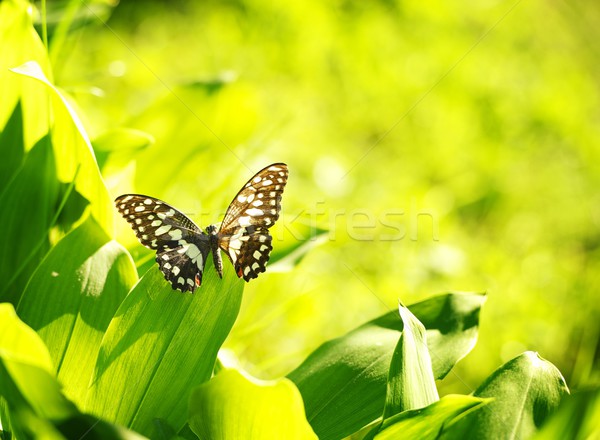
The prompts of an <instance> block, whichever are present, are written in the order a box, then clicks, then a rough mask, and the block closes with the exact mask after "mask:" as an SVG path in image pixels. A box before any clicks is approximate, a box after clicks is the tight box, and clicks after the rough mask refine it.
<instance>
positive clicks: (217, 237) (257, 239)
mask: <svg viewBox="0 0 600 440" xmlns="http://www.w3.org/2000/svg"><path fill="white" fill-rule="evenodd" d="M287 176H288V170H287V166H286V165H285V164H283V163H275V164H272V165H269V166H267V167H265V168H263V169H262V170H261V171H259V172H258V173H256V174H255V175H254V176H253V177H252V178H251V179H250V180H249V181H248V182H247V183H246V184H245V185H244V186H243V187H242V189H241V190H240V191H239V192H238V194H237V195H236V196H235V197H234V199H233V201H232V202H231V204H230V205H229V208H227V212H226V213H225V217H224V218H223V221H222V222H221V225H220V226H217V225H210V226H208V227H207V228H206V229H205V230H204V231H202V229H200V228H199V227H198V226H197V225H196V224H195V223H194V222H193V221H192V220H190V219H189V218H188V217H187V216H186V215H184V214H182V213H181V212H179V211H178V210H177V209H175V208H173V207H172V206H170V205H168V204H167V203H165V202H163V201H162V200H159V199H156V198H154V197H150V196H145V195H141V194H124V195H122V196H120V197H117V199H116V200H115V203H116V205H117V209H118V211H119V213H120V214H121V215H122V216H123V217H124V218H125V220H127V221H128V222H129V224H130V225H131V226H132V228H133V229H134V231H135V232H136V235H137V237H138V239H139V240H140V242H141V243H142V244H143V245H144V246H146V247H148V248H150V249H153V250H156V261H157V263H158V265H159V268H160V270H161V271H162V272H163V275H164V277H165V279H166V280H167V281H169V282H170V283H171V286H172V287H173V289H178V290H181V291H182V292H186V291H190V292H192V293H193V292H194V291H195V290H196V289H197V288H198V287H200V285H201V284H202V274H203V272H204V266H205V263H206V259H207V258H208V254H209V253H212V255H213V263H214V266H215V270H216V271H217V274H218V275H219V277H220V278H222V277H223V259H222V257H221V251H223V252H224V253H225V255H227V257H228V258H229V260H230V261H231V263H232V264H233V265H234V268H235V272H236V274H237V276H238V277H240V278H243V279H244V280H245V281H250V280H251V279H253V278H256V277H257V276H258V274H260V273H262V272H264V271H265V269H266V264H267V262H268V260H269V256H270V253H271V250H272V249H273V246H272V244H271V243H272V241H273V238H272V237H271V235H270V234H269V231H268V229H269V228H270V227H271V226H273V224H274V223H275V221H276V220H277V219H278V218H279V212H280V210H281V195H282V193H283V189H284V187H285V184H286V183H287Z"/></svg>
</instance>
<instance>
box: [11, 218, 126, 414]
mask: <svg viewBox="0 0 600 440" xmlns="http://www.w3.org/2000/svg"><path fill="white" fill-rule="evenodd" d="M136 281H137V272H136V269H135V266H134V264H133V261H132V260H131V257H130V256H129V254H128V253H127V251H126V250H125V249H124V248H123V247H121V245H119V244H118V243H116V242H114V241H110V239H109V237H108V236H107V235H106V233H105V232H104V231H103V230H102V228H100V227H99V226H98V224H97V223H96V222H95V220H94V219H93V217H88V219H87V220H86V221H85V222H84V223H82V224H81V225H80V226H79V227H78V228H76V229H75V230H73V231H72V232H71V233H69V234H68V235H67V236H65V237H64V238H63V239H62V240H61V241H60V242H59V243H58V244H57V245H56V246H55V247H54V248H53V249H52V250H51V251H50V253H49V254H48V255H47V256H46V258H45V259H44V261H43V262H42V263H41V264H40V266H39V267H38V268H37V270H36V271H35V273H34V274H33V276H32V278H31V281H30V282H29V284H28V285H27V288H26V290H25V292H24V294H23V297H22V299H21V302H20V303H19V306H18V308H17V310H18V312H19V316H20V317H21V319H23V321H25V322H26V323H27V324H28V325H30V326H31V327H32V328H34V329H35V330H37V331H38V333H39V335H40V337H41V338H42V339H43V340H44V342H45V343H46V346H47V347H48V348H49V350H50V354H51V356H52V359H53V361H54V364H55V365H57V366H58V379H59V380H60V382H61V383H62V384H63V385H64V392H65V394H66V395H67V396H68V397H69V398H70V399H71V400H73V401H75V402H76V403H77V404H79V405H82V404H83V403H84V401H85V395H86V392H87V387H88V384H89V382H90V378H91V377H92V373H93V371H94V365H95V364H96V356H97V355H98V350H99V348H100V342H101V340H102V337H103V335H104V332H105V331H106V329H107V328H108V325H109V323H110V321H111V319H112V317H113V315H114V314H115V312H116V311H117V308H118V307H119V304H120V303H121V302H122V300H123V299H124V298H125V296H126V295H127V292H129V290H130V289H131V287H132V286H133V284H135V282H136Z"/></svg>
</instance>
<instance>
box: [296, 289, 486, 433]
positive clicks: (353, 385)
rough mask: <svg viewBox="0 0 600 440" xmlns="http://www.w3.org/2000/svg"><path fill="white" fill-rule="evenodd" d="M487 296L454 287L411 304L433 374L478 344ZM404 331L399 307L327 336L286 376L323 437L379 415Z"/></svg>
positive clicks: (441, 374) (446, 369)
mask: <svg viewBox="0 0 600 440" xmlns="http://www.w3.org/2000/svg"><path fill="white" fill-rule="evenodd" d="M484 301H485V296H484V295H480V294H469V293H450V294H446V295H440V296H437V297H433V298H430V299H428V300H425V301H423V302H420V303H417V304H413V305H411V306H409V309H410V311H411V312H412V313H413V314H414V315H415V316H416V317H417V318H418V319H419V321H421V323H423V325H424V326H425V328H426V329H427V345H428V347H429V352H430V354H431V363H432V368H433V374H434V377H435V378H436V379H440V378H443V377H444V376H445V375H446V374H448V372H449V371H450V369H451V368H452V367H453V366H454V365H455V364H456V362H458V361H459V360H460V359H461V358H462V357H464V356H465V355H466V354H467V353H468V352H469V351H470V350H471V349H472V348H473V346H474V344H475V341H476V339H477V330H478V325H479V311H480V309H481V305H482V304H483V302H484ZM401 332H402V321H401V320H400V317H399V316H398V313H397V312H395V311H394V312H390V313H387V314H385V315H383V316H381V317H380V318H377V319H375V320H373V321H371V322H368V323H366V324H365V325H363V326H361V327H359V328H357V329H356V330H354V331H352V332H350V333H348V334H347V335H345V336H343V337H341V338H338V339H334V340H332V341H329V342H326V343H325V344H323V345H322V346H321V347H319V348H318V349H317V350H316V351H315V352H313V353H312V354H311V355H310V356H309V357H308V358H307V359H306V360H305V361H304V362H303V363H302V364H301V365H300V366H299V367H298V368H296V369H295V370H294V371H292V372H291V373H290V374H289V375H288V377H289V378H290V379H291V380H292V381H294V382H295V383H296V385H297V386H298V389H299V390H300V392H301V393H302V397H303V399H304V404H305V406H306V415H307V418H308V421H309V422H310V424H311V425H312V427H313V429H314V430H315V432H316V434H317V435H318V436H319V438H321V439H337V438H342V437H344V436H347V435H350V434H351V433H353V432H355V431H357V430H358V429H360V428H361V427H362V426H365V425H367V424H368V423H370V422H372V421H373V420H375V419H377V418H378V417H380V416H381V414H382V412H383V408H384V402H385V394H386V381H387V377H388V370H389V367H390V361H391V359H392V354H393V352H394V347H396V345H397V343H398V340H399V338H400V335H401Z"/></svg>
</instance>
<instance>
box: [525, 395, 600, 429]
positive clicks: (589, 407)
mask: <svg viewBox="0 0 600 440" xmlns="http://www.w3.org/2000/svg"><path fill="white" fill-rule="evenodd" d="M599 420H600V387H599V386H597V385H596V386H594V387H590V388H585V389H582V390H578V391H577V392H575V393H573V394H572V395H570V396H565V397H564V398H563V400H562V402H561V403H560V406H559V407H558V410H557V411H556V412H555V413H554V414H553V415H552V417H550V419H549V420H548V422H547V423H546V424H544V426H543V427H542V429H541V430H540V431H538V433H537V434H536V435H535V437H534V438H535V440H543V439H555V438H560V439H563V438H565V439H567V438H568V439H575V440H584V439H597V438H600V424H599V423H598V421H599Z"/></svg>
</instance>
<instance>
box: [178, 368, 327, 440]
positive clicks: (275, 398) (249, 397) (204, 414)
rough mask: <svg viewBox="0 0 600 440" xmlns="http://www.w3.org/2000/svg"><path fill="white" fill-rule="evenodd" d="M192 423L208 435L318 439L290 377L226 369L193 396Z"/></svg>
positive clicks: (229, 437) (203, 434) (204, 434)
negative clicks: (257, 375)
mask: <svg viewBox="0 0 600 440" xmlns="http://www.w3.org/2000/svg"><path fill="white" fill-rule="evenodd" d="M189 423H190V427H191V428H192V430H193V431H194V432H195V433H196V435H198V437H199V438H207V439H214V440H218V439H223V440H225V439H235V438H238V439H248V440H255V439H256V440H258V439H278V438H280V439H284V438H285V439H316V438H317V436H316V435H315V433H314V432H313V430H312V428H311V427H310V425H309V424H308V422H307V421H306V418H305V416H304V405H303V403H302V396H301V395H300V392H299V391H298V389H297V388H296V386H295V385H294V383H293V382H291V381H290V380H288V379H280V380H276V381H261V380H258V379H254V378H250V377H247V376H245V375H243V374H242V373H240V372H239V371H237V370H223V371H221V372H220V373H219V374H217V375H216V376H215V377H213V378H212V379H211V380H210V381H208V382H206V383H205V384H203V385H200V386H199V387H197V388H196V389H195V390H194V391H193V393H192V396H191V398H190V422H189Z"/></svg>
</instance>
